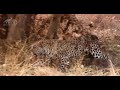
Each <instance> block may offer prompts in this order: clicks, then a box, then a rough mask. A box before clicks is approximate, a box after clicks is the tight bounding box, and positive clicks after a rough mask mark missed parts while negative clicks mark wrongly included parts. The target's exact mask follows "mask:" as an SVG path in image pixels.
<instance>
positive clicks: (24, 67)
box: [0, 14, 120, 76]
mask: <svg viewBox="0 0 120 90" xmlns="http://www.w3.org/2000/svg"><path fill="white" fill-rule="evenodd" d="M41 17H42V19H48V18H49V17H50V16H49V15H39V14H38V15H37V16H36V18H37V19H36V20H35V25H34V27H35V29H34V30H35V33H37V35H38V36H37V40H39V39H40V35H41V36H43V37H44V36H45V35H46V33H47V29H48V26H49V25H48V23H49V21H48V22H47V21H46V22H47V23H45V28H42V23H41ZM76 17H77V18H78V19H79V20H80V21H81V25H82V26H83V27H84V28H85V29H86V30H88V31H89V32H91V33H92V34H95V35H97V36H98V37H99V39H100V40H101V42H104V45H105V47H106V49H107V51H108V52H109V54H110V56H111V61H112V65H111V66H112V68H99V67H97V66H95V65H91V66H89V67H84V66H83V65H81V64H80V63H77V64H76V65H75V66H74V67H72V68H71V69H70V70H69V72H67V73H62V72H60V71H57V69H56V68H52V67H47V66H44V67H40V66H39V65H36V66H33V64H32V63H30V62H31V58H32V57H31V53H30V52H29V46H30V45H31V44H32V42H34V40H36V36H32V37H30V38H27V39H26V40H25V41H19V42H16V43H15V44H14V45H11V44H9V43H8V42H6V41H4V40H1V41H0V42H3V43H4V45H5V46H4V47H7V53H6V54H5V55H3V54H4V53H0V60H1V59H2V58H4V56H5V63H4V64H3V65H0V75H1V76H114V75H120V61H119V60H120V20H119V19H118V18H116V17H115V16H114V15H108V16H107V15H97V14H91V15H90V14H88V15H87V14H86V15H85V14H76ZM119 17H120V15H119ZM89 24H92V25H93V27H91V28H90V27H89ZM34 38H35V39H34ZM28 42H29V43H28ZM4 49H5V48H4ZM4 49H3V47H2V45H1V46H0V50H2V51H3V50H4ZM81 59H82V58H81Z"/></svg>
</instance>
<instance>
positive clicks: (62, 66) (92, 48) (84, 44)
mask: <svg viewBox="0 0 120 90" xmlns="http://www.w3.org/2000/svg"><path fill="white" fill-rule="evenodd" d="M31 52H32V54H33V55H34V56H35V57H36V58H37V59H38V61H39V62H41V59H42V62H43V63H44V64H45V65H48V66H54V67H57V68H58V70H60V71H62V72H67V71H68V70H69V69H70V68H71V66H73V65H75V64H74V63H75V61H76V60H79V58H81V57H84V58H90V59H89V62H90V63H91V62H92V61H93V59H94V58H95V59H97V60H98V61H102V62H104V61H105V62H107V61H108V59H109V57H108V54H107V52H106V51H105V50H103V49H102V48H101V45H100V44H99V39H98V37H97V36H95V35H92V34H86V35H83V36H80V37H78V38H74V39H71V40H57V39H49V40H46V39H44V40H40V41H38V42H36V43H34V44H32V45H31ZM86 60H88V59H86ZM84 61H85V60H84V59H83V62H84Z"/></svg>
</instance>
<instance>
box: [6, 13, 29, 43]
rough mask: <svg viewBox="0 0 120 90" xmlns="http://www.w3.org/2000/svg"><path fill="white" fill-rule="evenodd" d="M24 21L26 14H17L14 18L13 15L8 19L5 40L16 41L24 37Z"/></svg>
mask: <svg viewBox="0 0 120 90" xmlns="http://www.w3.org/2000/svg"><path fill="white" fill-rule="evenodd" d="M26 21H27V15H26V14H17V15H16V17H15V19H14V16H13V17H12V20H11V21H10V24H9V28H8V31H9V32H8V37H7V40H8V41H9V42H13V43H14V42H16V41H18V40H23V39H25V37H26V35H25V29H26Z"/></svg>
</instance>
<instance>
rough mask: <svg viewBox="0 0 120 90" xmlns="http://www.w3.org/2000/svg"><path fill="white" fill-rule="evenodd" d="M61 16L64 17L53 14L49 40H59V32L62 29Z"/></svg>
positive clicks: (48, 35)
mask: <svg viewBox="0 0 120 90" xmlns="http://www.w3.org/2000/svg"><path fill="white" fill-rule="evenodd" d="M61 16H62V14H53V17H52V18H51V22H50V27H49V30H48V34H47V38H49V39H57V38H58V36H57V31H58V29H59V27H60V20H61Z"/></svg>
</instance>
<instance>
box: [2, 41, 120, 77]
mask: <svg viewBox="0 0 120 90" xmlns="http://www.w3.org/2000/svg"><path fill="white" fill-rule="evenodd" d="M26 47H27V46H26V43H24V44H23V43H20V42H18V44H16V47H11V48H10V50H9V49H8V50H9V51H8V53H7V54H6V58H5V60H6V61H5V64H3V65H0V75H1V76H117V75H120V73H119V72H120V70H119V68H117V69H116V68H114V67H113V64H112V63H111V68H104V69H99V68H97V67H96V66H89V67H84V66H83V65H81V64H80V63H76V65H75V66H74V67H72V68H71V69H70V70H69V71H68V72H67V73H62V72H60V71H57V69H56V68H51V67H47V66H45V67H40V66H34V67H33V65H32V64H30V63H27V62H28V61H30V59H31V57H30V55H29V54H30V53H29V52H28V50H27V49H28V48H26ZM16 48H17V49H16ZM21 59H22V62H23V61H24V62H25V64H23V65H22V63H19V64H18V62H20V61H21ZM19 60H20V61H19Z"/></svg>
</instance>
